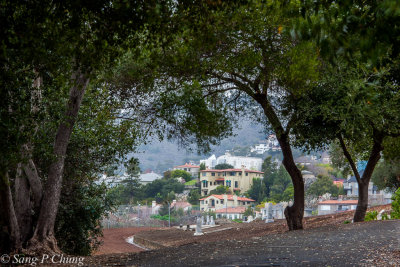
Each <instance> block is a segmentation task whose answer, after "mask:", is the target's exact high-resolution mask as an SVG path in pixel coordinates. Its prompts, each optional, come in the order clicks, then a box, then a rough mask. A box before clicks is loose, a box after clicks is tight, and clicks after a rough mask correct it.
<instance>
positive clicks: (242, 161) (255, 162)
mask: <svg viewBox="0 0 400 267" xmlns="http://www.w3.org/2000/svg"><path fill="white" fill-rule="evenodd" d="M200 163H204V164H205V165H206V167H207V168H210V169H212V168H214V167H215V166H216V165H218V164H222V163H227V164H230V165H232V166H233V168H236V169H240V168H241V167H242V166H246V168H248V169H251V170H257V171H261V167H262V163H263V159H262V158H257V157H241V156H232V155H231V154H230V153H228V152H226V153H225V155H222V156H219V157H218V158H216V157H215V155H212V156H211V157H209V158H208V159H204V160H200Z"/></svg>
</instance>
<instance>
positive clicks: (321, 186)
mask: <svg viewBox="0 0 400 267" xmlns="http://www.w3.org/2000/svg"><path fill="white" fill-rule="evenodd" d="M339 191H340V188H339V187H337V186H336V185H335V184H334V183H333V180H332V179H331V178H330V177H328V176H318V178H317V180H316V181H315V182H314V183H312V184H311V186H310V187H309V188H308V190H307V192H306V193H307V194H308V195H310V196H313V197H319V196H322V195H324V194H326V193H330V194H331V195H332V196H336V197H337V196H338V194H339V193H340V192H339Z"/></svg>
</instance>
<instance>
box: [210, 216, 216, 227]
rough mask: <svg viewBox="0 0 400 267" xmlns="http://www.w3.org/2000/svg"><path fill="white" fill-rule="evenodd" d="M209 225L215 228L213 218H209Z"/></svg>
mask: <svg viewBox="0 0 400 267" xmlns="http://www.w3.org/2000/svg"><path fill="white" fill-rule="evenodd" d="M210 225H211V226H215V221H214V216H211V219H210Z"/></svg>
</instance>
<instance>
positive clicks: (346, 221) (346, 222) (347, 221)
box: [343, 220, 351, 224]
mask: <svg viewBox="0 0 400 267" xmlns="http://www.w3.org/2000/svg"><path fill="white" fill-rule="evenodd" d="M349 223H351V221H349V220H345V221H344V222H343V224H349Z"/></svg>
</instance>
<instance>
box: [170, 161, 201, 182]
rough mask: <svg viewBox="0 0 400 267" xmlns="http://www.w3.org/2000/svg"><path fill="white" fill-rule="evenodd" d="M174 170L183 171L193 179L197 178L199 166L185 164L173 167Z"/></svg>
mask: <svg viewBox="0 0 400 267" xmlns="http://www.w3.org/2000/svg"><path fill="white" fill-rule="evenodd" d="M174 170H183V171H187V172H188V173H190V174H191V175H192V177H193V178H196V179H197V178H199V172H200V166H197V165H193V164H190V163H185V164H184V165H180V166H175V167H174Z"/></svg>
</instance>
